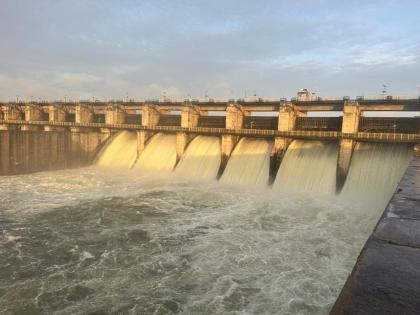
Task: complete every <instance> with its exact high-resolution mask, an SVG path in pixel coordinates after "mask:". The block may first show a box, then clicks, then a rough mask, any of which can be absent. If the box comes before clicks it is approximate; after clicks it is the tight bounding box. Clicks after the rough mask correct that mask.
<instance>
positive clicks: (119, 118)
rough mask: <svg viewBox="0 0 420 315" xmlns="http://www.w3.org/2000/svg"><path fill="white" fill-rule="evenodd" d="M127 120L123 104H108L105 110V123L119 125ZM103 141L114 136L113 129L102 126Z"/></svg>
mask: <svg viewBox="0 0 420 315" xmlns="http://www.w3.org/2000/svg"><path fill="white" fill-rule="evenodd" d="M124 122H125V111H124V109H123V108H122V107H121V106H118V105H113V104H108V105H107V106H106V110H105V123H106V124H109V125H119V124H123V123H124ZM101 133H102V141H106V140H107V139H108V138H109V137H111V136H112V129H110V128H101Z"/></svg>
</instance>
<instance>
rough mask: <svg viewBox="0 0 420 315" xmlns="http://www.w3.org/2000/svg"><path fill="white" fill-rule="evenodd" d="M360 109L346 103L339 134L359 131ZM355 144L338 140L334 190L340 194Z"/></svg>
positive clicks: (350, 141) (348, 140)
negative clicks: (338, 147) (338, 148)
mask: <svg viewBox="0 0 420 315" xmlns="http://www.w3.org/2000/svg"><path fill="white" fill-rule="evenodd" d="M360 115H361V113H360V107H359V104H358V103H357V102H354V101H346V102H345V103H344V110H343V125H342V127H341V132H342V133H345V134H356V133H357V132H358V130H359V121H360ZM355 144H356V142H355V141H354V140H351V139H342V140H340V150H339V152H338V159H337V174H336V190H337V192H340V191H341V189H342V188H343V186H344V183H345V182H346V178H347V174H348V172H349V169H350V163H351V158H352V156H353V149H354V146H355Z"/></svg>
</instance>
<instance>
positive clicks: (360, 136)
mask: <svg viewBox="0 0 420 315" xmlns="http://www.w3.org/2000/svg"><path fill="white" fill-rule="evenodd" d="M1 124H3V125H4V124H6V125H7V124H10V125H38V126H60V127H78V128H90V129H92V128H97V129H100V128H106V129H116V130H148V131H156V132H189V133H200V134H208V135H226V134H230V135H238V136H251V137H265V138H274V137H285V138H296V139H318V140H339V139H353V140H356V141H373V142H411V143H420V134H418V133H417V134H407V133H373V132H358V133H342V132H338V131H299V130H297V131H278V130H264V129H239V130H233V129H225V128H208V127H194V128H182V127H179V126H154V127H146V126H142V125H139V124H103V123H85V124H79V123H72V122H47V121H23V120H0V125H1Z"/></svg>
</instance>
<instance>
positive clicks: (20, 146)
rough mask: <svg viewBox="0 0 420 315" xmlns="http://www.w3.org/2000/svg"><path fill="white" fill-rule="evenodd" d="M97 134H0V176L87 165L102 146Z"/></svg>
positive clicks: (14, 132) (42, 132) (32, 132)
mask: <svg viewBox="0 0 420 315" xmlns="http://www.w3.org/2000/svg"><path fill="white" fill-rule="evenodd" d="M103 140H104V135H103V134H101V133H100V132H70V131H49V132H44V131H20V130H1V131H0V175H14V174H24V173H31V172H37V171H45V170H55V169H64V168H73V167H79V166H85V165H89V164H90V163H91V162H92V161H93V158H94V157H95V155H96V154H97V152H98V150H99V149H100V147H101V144H102V143H103Z"/></svg>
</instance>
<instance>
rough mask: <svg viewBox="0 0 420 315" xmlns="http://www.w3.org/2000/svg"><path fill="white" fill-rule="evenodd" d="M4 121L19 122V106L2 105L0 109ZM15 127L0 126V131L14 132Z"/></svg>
mask: <svg viewBox="0 0 420 315" xmlns="http://www.w3.org/2000/svg"><path fill="white" fill-rule="evenodd" d="M2 111H3V116H4V117H3V118H4V120H21V119H22V118H21V111H20V106H18V105H14V104H8V105H4V106H3V108H2ZM17 128H18V126H17V125H8V124H3V125H0V130H15V129H17Z"/></svg>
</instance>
